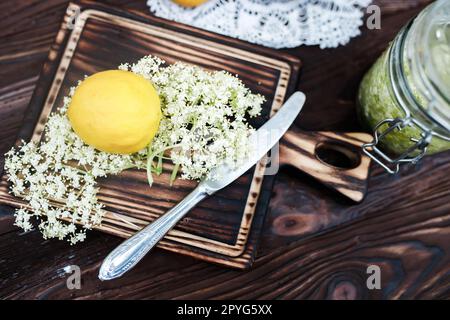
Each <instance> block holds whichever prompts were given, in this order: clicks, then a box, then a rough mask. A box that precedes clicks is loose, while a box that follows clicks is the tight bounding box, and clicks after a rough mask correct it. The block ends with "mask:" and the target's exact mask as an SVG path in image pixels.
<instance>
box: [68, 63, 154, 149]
mask: <svg viewBox="0 0 450 320" xmlns="http://www.w3.org/2000/svg"><path fill="white" fill-rule="evenodd" d="M67 115H68V117H69V121H70V123H71V125H72V128H73V130H74V131H75V133H76V134H77V135H78V136H79V137H80V138H81V139H82V140H83V141H84V142H85V143H87V144H89V145H91V146H93V147H94V148H96V149H99V150H101V151H106V152H110V153H121V154H128V153H133V152H136V151H139V150H141V149H143V148H144V147H145V146H147V145H148V144H149V143H150V142H151V141H152V139H153V137H154V136H155V134H156V132H157V131H158V126H159V121H160V120H161V106H160V101H159V96H158V93H157V92H156V90H155V88H154V87H153V85H152V83H151V82H150V81H149V80H146V79H145V78H144V77H141V76H139V75H136V74H134V73H132V72H129V71H122V70H109V71H103V72H99V73H96V74H94V75H92V76H90V77H88V78H86V79H85V80H84V81H83V82H82V83H81V84H80V85H79V86H78V87H77V89H76V90H75V93H74V95H73V97H72V100H71V102H70V105H69V108H68V110H67Z"/></svg>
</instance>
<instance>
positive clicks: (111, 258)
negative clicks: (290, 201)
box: [98, 92, 305, 281]
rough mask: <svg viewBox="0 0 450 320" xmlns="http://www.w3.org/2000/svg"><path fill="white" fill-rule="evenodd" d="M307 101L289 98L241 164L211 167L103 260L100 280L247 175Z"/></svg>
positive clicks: (128, 266)
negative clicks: (179, 198)
mask: <svg viewBox="0 0 450 320" xmlns="http://www.w3.org/2000/svg"><path fill="white" fill-rule="evenodd" d="M304 104H305V95H304V94H303V93H302V92H296V93H294V94H293V95H292V96H291V97H290V98H289V100H288V101H286V103H285V104H284V105H283V106H282V107H281V108H280V109H279V110H278V111H277V113H276V114H275V115H274V116H272V118H270V119H269V121H267V122H266V123H265V124H264V125H263V126H262V127H260V128H259V129H258V130H257V131H255V132H254V133H253V134H252V135H251V136H250V137H249V140H250V143H251V145H253V146H255V149H256V150H253V151H252V152H251V154H249V155H248V156H247V158H246V159H244V161H242V164H240V165H239V166H238V167H234V166H229V165H227V164H222V165H220V166H218V167H216V168H214V169H213V170H211V174H210V177H220V178H207V179H205V180H203V181H201V182H200V183H199V184H198V186H197V188H195V189H194V190H193V191H192V192H191V193H190V194H189V195H188V196H187V197H186V198H184V199H183V200H182V201H181V202H180V203H178V204H177V205H176V206H175V207H173V208H172V209H171V210H169V211H168V212H167V213H165V214H164V215H162V216H161V217H160V218H158V219H157V220H155V221H154V222H153V223H151V224H149V225H148V226H147V227H145V228H144V229H142V230H141V231H139V232H137V233H136V234H135V235H133V236H132V237H130V238H129V239H127V240H125V241H124V242H122V243H121V244H120V245H119V246H118V247H117V248H115V249H114V250H113V251H112V252H111V253H110V254H109V255H108V256H107V257H106V258H105V260H104V261H103V263H102V265H101V267H100V271H99V275H98V277H99V279H100V280H102V281H103V280H112V279H115V278H118V277H120V276H122V275H123V274H124V273H126V272H127V271H128V270H130V269H131V268H133V267H134V266H135V265H136V264H137V263H138V262H139V261H140V260H141V259H142V258H143V257H144V256H145V255H146V254H147V253H148V252H149V251H150V250H151V249H152V248H153V247H154V246H155V245H156V244H157V243H158V242H159V241H160V240H161V239H162V238H164V236H165V235H166V234H167V232H169V231H170V230H171V229H172V228H173V227H174V226H175V225H176V224H177V223H178V221H180V220H181V219H182V218H183V217H184V216H185V215H186V214H187V213H188V212H189V210H191V209H192V208H193V207H194V206H195V205H197V203H199V202H200V201H201V200H203V199H204V198H205V197H207V196H210V195H212V194H214V193H215V192H216V191H218V190H220V189H223V188H225V187H226V186H227V185H229V184H230V183H232V182H233V181H234V180H236V179H237V178H239V177H240V176H241V175H243V174H244V173H245V172H247V170H249V169H250V168H251V167H253V165H255V163H257V162H258V161H259V160H260V159H261V158H263V157H264V156H265V155H266V154H267V152H268V151H269V150H270V149H272V147H273V146H274V145H275V144H276V143H277V142H278V141H279V140H280V139H281V137H282V136H283V135H284V134H285V133H286V131H287V130H288V129H289V127H290V126H291V125H292V123H293V122H294V120H295V118H296V117H297V115H298V114H299V113H300V111H301V109H302V107H303V105H304Z"/></svg>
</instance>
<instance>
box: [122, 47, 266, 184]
mask: <svg viewBox="0 0 450 320" xmlns="http://www.w3.org/2000/svg"><path fill="white" fill-rule="evenodd" d="M163 64H164V61H162V60H160V59H158V58H155V57H152V56H147V57H144V58H142V59H141V60H140V61H138V62H137V63H136V64H133V65H129V64H124V65H121V66H120V67H119V68H120V69H122V70H130V71H132V72H134V73H136V74H140V75H142V76H144V77H145V78H147V79H149V80H150V81H152V82H153V84H154V85H155V86H156V88H157V90H158V93H159V95H160V98H161V104H162V105H161V108H162V111H163V119H162V120H161V124H160V127H159V131H158V133H157V135H156V137H155V139H154V140H153V143H152V144H151V146H150V150H149V156H148V161H151V162H153V159H154V158H156V157H158V158H160V157H162V156H163V155H164V152H165V151H166V150H170V151H169V154H170V158H171V160H172V161H173V163H174V164H175V172H174V173H173V174H172V177H175V176H176V170H177V169H178V168H180V169H181V177H182V178H183V179H201V178H204V177H206V176H208V175H209V172H211V170H212V169H213V168H214V167H217V166H218V165H219V164H221V163H224V162H226V163H227V164H229V165H239V164H240V162H241V161H242V160H243V159H245V157H246V156H247V155H248V152H250V151H251V146H250V145H249V139H248V137H249V135H250V134H251V133H252V132H253V130H254V129H253V128H251V127H250V126H249V125H248V123H247V121H246V117H254V116H257V115H259V114H260V113H261V105H262V103H263V102H264V97H262V96H261V95H257V94H252V93H251V92H250V90H249V89H248V88H246V87H245V85H244V84H243V83H242V82H241V81H240V80H239V79H238V78H237V77H235V76H233V75H231V74H229V73H227V72H225V71H216V72H210V71H207V70H204V69H202V68H200V67H197V66H193V65H188V64H184V63H175V64H173V65H171V66H168V67H162V66H163ZM159 163H161V162H159ZM154 171H156V172H159V171H160V170H158V165H156V170H154ZM213 178H219V177H213ZM150 180H151V179H150Z"/></svg>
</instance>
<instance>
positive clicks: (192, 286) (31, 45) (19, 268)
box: [0, 0, 450, 299]
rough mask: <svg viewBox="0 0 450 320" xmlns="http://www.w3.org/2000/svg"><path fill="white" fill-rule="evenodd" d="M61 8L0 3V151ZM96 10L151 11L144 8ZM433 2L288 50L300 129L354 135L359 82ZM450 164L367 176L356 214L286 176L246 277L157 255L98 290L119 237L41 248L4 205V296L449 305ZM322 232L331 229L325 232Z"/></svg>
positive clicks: (391, 7) (312, 185)
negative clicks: (326, 41)
mask: <svg viewBox="0 0 450 320" xmlns="http://www.w3.org/2000/svg"><path fill="white" fill-rule="evenodd" d="M67 2H68V1H64V0H52V1H38V0H34V1H31V0H22V1H12V0H7V1H2V2H0V39H1V40H0V153H1V154H3V153H4V152H6V151H7V150H8V149H9V147H10V146H11V144H12V143H13V141H14V138H15V135H16V134H17V131H18V129H19V127H20V125H21V121H22V118H23V116H24V112H25V110H26V106H27V104H28V102H29V100H30V97H31V94H32V92H33V89H34V86H35V83H36V81H37V77H38V74H39V71H40V68H41V66H42V64H43V62H44V60H45V59H46V56H47V52H48V50H49V47H50V45H51V43H52V41H53V39H54V37H55V35H56V32H57V30H58V28H59V24H60V22H61V21H60V19H61V17H62V16H63V13H64V10H65V8H66V6H67ZM104 2H106V3H108V4H109V3H110V4H111V5H115V6H120V7H123V8H133V9H138V10H142V11H143V12H144V11H145V12H147V8H146V6H145V2H146V1H144V0H139V1H137V0H135V1H125V0H120V1H112V0H111V1H104ZM429 2H430V1H428V0H427V1H425V0H423V1H421V0H409V1H399V0H398V1H392V0H379V1H375V3H377V4H378V5H380V6H381V8H382V29H381V30H373V31H369V30H363V35H362V36H360V37H358V38H356V39H354V40H353V41H352V42H351V43H350V44H349V45H347V46H345V47H340V48H338V49H332V50H331V49H330V50H320V49H319V48H318V47H300V48H297V49H292V50H288V52H290V53H291V54H294V55H297V56H298V57H300V58H301V59H302V60H303V62H304V68H303V73H302V75H301V79H300V82H299V89H301V90H302V91H304V92H305V93H306V94H307V97H308V102H307V105H306V106H305V109H304V111H303V112H302V116H301V117H299V118H298V119H297V121H296V125H298V126H299V127H301V128H304V129H311V130H324V129H326V130H328V129H330V130H347V131H348V130H360V128H359V127H358V124H357V122H356V115H355V105H354V100H355V95H356V90H357V86H358V84H359V82H360V80H361V77H362V75H363V74H364V72H365V71H366V70H367V69H368V68H369V67H370V65H371V64H372V63H373V62H374V61H375V59H376V58H377V57H378V56H379V55H380V53H381V52H382V50H383V49H384V48H385V47H386V46H387V44H388V42H389V41H390V40H392V39H393V37H394V36H395V34H396V33H397V32H398V30H399V29H400V28H401V26H402V25H403V24H404V23H405V22H406V21H407V20H408V19H410V18H411V17H413V16H414V15H415V14H416V13H418V12H419V11H420V10H421V9H422V8H423V7H424V6H425V5H426V4H427V3H429ZM449 160H450V153H449V152H446V153H442V154H440V155H437V156H434V157H428V158H426V159H424V160H423V161H422V162H421V164H420V165H418V166H417V167H415V168H406V169H404V170H402V172H401V173H400V174H399V175H398V176H397V177H391V176H388V175H387V174H385V173H384V172H383V171H382V170H380V169H379V168H375V167H374V168H373V170H372V173H371V179H370V183H369V194H368V196H367V198H366V199H365V201H364V202H363V203H361V204H359V205H354V204H352V203H349V202H348V201H346V200H345V199H343V198H341V197H339V196H337V195H336V194H334V193H332V192H331V191H330V192H328V191H325V190H324V189H323V187H322V186H321V185H319V184H318V183H316V182H314V181H313V180H311V179H310V178H308V177H306V176H305V175H303V174H300V173H298V172H296V171H295V172H294V171H292V170H291V169H289V168H287V169H283V170H282V172H280V173H279V175H278V177H277V181H276V184H275V189H274V192H273V198H272V201H271V205H270V208H269V212H268V215H267V220H266V224H265V228H264V232H263V236H262V239H261V245H260V249H259V257H258V258H257V260H256V262H255V264H254V267H253V268H252V269H251V270H250V271H247V272H242V271H235V270H229V269H225V268H223V267H218V266H215V265H211V264H208V263H204V262H199V261H196V260H193V259H191V258H187V257H184V256H180V255H176V254H172V253H167V252H164V251H162V250H155V251H154V252H153V253H152V254H151V255H149V256H147V257H146V258H145V260H144V261H143V262H142V263H140V264H139V265H138V266H137V267H136V269H135V270H134V271H133V272H130V273H129V274H127V275H126V276H125V277H124V278H122V279H120V280H117V281H113V282H105V283H102V282H100V281H99V280H98V279H97V272H98V268H99V266H100V263H101V261H102V259H103V258H104V257H105V255H106V254H107V253H109V252H110V250H111V249H113V248H114V247H115V246H116V245H117V244H118V243H119V242H120V241H121V240H120V239H118V238H115V237H112V236H108V235H104V234H100V233H97V232H91V233H90V234H89V236H88V239H87V240H86V241H85V242H84V243H83V244H79V245H76V246H70V245H68V244H66V243H65V242H61V241H45V240H43V239H42V237H41V235H40V234H39V233H38V232H36V231H34V232H30V233H26V234H23V233H21V231H19V230H18V229H17V228H15V227H14V226H13V220H14V217H13V216H12V212H11V210H10V209H8V208H6V207H2V208H0V298H8V299H11V298H13V299H18V298H28V299H71V298H77V299H95V298H102V299H106V298H116V299H118V298H126V299H133V298H138V299H155V298H156V299H166V298H192V299H195V298H198V299H207V298H214V299H222V298H250V299H256V298H278V299H321V298H327V299H354V298H367V299H380V298H383V299H398V298H403V299H411V298H420V299H438V298H449V297H450V286H449V284H450V281H449V280H450V276H449V275H450V191H449V190H450V181H449V179H448V175H449V173H450V161H449ZM324 213H328V214H326V215H325V214H324ZM354 217H356V219H351V218H354ZM325 219H326V220H327V221H324V220H325ZM347 220H352V221H350V222H348V223H345V221H347ZM325 224H326V225H328V226H333V225H336V227H332V228H328V229H326V230H325V229H324V228H323V225H325ZM338 224H339V225H338ZM305 230H306V231H308V232H305ZM309 231H310V232H309ZM305 233H307V234H308V233H309V234H310V235H309V236H306V237H305V236H304V234H305ZM370 264H376V265H378V266H380V268H381V276H382V279H381V281H382V288H381V290H368V289H367V286H366V279H367V277H368V275H367V273H366V269H367V266H368V265H370ZM68 265H78V266H80V268H81V271H82V289H81V290H68V289H67V287H66V279H67V274H66V273H65V272H64V271H63V268H64V267H66V266H68Z"/></svg>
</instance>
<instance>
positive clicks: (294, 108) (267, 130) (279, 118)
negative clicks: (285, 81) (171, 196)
mask: <svg viewBox="0 0 450 320" xmlns="http://www.w3.org/2000/svg"><path fill="white" fill-rule="evenodd" d="M305 100H306V98H305V95H304V94H303V93H302V92H299V91H298V92H295V93H294V94H293V95H292V96H291V97H290V98H289V99H288V100H287V101H286V102H285V103H284V105H283V106H282V107H281V108H280V109H279V110H278V112H277V113H276V114H275V115H274V116H272V118H270V120H269V121H267V122H266V123H265V124H264V125H263V126H262V127H260V128H259V129H258V130H257V131H255V132H254V133H253V134H252V135H251V136H250V137H249V140H250V144H251V145H254V146H255V150H254V151H253V152H252V153H251V154H250V155H249V156H248V157H247V158H246V159H245V160H244V161H243V162H242V164H241V165H239V166H238V167H231V166H229V165H227V164H222V165H220V166H218V167H216V168H214V169H213V170H212V171H211V174H210V176H211V177H213V178H209V179H206V180H203V181H202V182H201V183H200V185H202V186H203V187H204V188H205V190H206V192H207V193H208V194H213V193H214V192H216V191H218V190H220V189H222V188H225V187H226V186H227V185H229V184H230V183H232V182H233V181H234V180H236V179H237V178H239V177H240V176H241V175H243V174H244V173H245V172H247V170H249V169H250V168H251V167H253V165H255V163H257V162H258V161H259V160H260V159H261V158H263V157H264V156H265V155H266V154H267V153H268V152H269V151H270V149H272V147H273V146H274V145H275V144H276V143H278V141H279V140H280V139H281V137H282V136H283V135H284V134H285V133H286V131H287V130H288V129H289V127H290V126H291V125H292V123H293V122H294V120H295V118H297V115H298V114H299V113H300V111H301V110H302V108H303V105H304V104H305ZM214 177H220V179H215V178H214Z"/></svg>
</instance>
